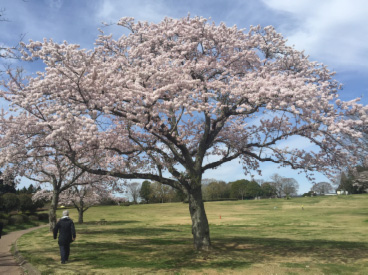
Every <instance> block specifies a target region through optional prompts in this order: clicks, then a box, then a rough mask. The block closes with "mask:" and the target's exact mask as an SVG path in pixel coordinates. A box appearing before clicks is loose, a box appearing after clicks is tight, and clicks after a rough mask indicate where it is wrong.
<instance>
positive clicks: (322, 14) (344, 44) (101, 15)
mask: <svg viewBox="0 0 368 275" xmlns="http://www.w3.org/2000/svg"><path fill="white" fill-rule="evenodd" d="M1 8H3V9H5V16H4V17H6V18H7V19H8V21H7V22H0V33H1V37H0V44H2V45H7V46H12V45H15V44H16V43H17V42H18V41H19V37H20V35H24V41H28V40H29V39H32V40H35V41H36V40H42V39H43V38H52V39H53V40H54V41H55V42H62V41H64V40H66V41H68V42H69V43H76V44H80V45H81V47H82V48H92V47H93V43H94V40H95V38H96V37H97V35H98V30H97V29H98V28H102V29H103V30H104V31H105V32H106V33H113V34H114V35H115V36H119V35H121V34H122V32H123V29H122V28H121V27H118V26H110V27H104V26H103V25H102V24H101V22H106V23H115V22H117V21H118V20H119V19H120V18H121V17H124V16H129V17H134V18H136V19H137V20H143V21H149V22H159V21H161V20H162V19H163V18H164V17H166V16H167V17H174V18H180V17H184V16H187V15H188V13H190V15H191V16H197V15H198V16H203V17H206V18H208V17H211V18H212V20H213V21H214V22H215V23H216V24H218V23H220V22H225V23H226V24H227V25H228V26H232V25H237V26H238V27H239V28H248V27H249V26H250V25H261V26H267V25H273V26H274V27H275V28H276V29H277V30H278V31H279V32H281V33H282V34H283V35H284V37H286V38H287V39H288V41H289V44H290V45H295V47H296V48H297V49H299V50H305V52H306V53H307V54H308V55H310V59H311V60H314V61H318V62H322V63H324V64H325V65H327V66H328V67H329V68H330V69H331V70H333V71H336V73H337V74H336V77H335V78H336V79H337V80H339V81H340V82H341V83H343V84H344V88H343V91H342V92H341V99H342V100H350V99H353V98H356V97H363V98H362V102H363V103H364V104H368V99H367V97H368V75H367V73H368V16H367V14H368V1H366V0H324V1H321V0H298V1H295V0H242V1H241V0H228V1H225V0H223V1H221V0H200V1H198V0H193V1H184V0H176V1H174V0H171V1H170V0H155V1H148V0H134V1H133V0H129V1H126V0H25V1H22V0H0V9H1ZM25 68H26V69H27V70H28V71H30V72H32V71H33V72H34V71H37V70H42V67H41V66H39V65H38V64H37V63H32V64H27V65H25ZM294 142H295V144H298V142H299V141H298V140H295V141H294ZM298 145H300V144H298ZM262 170H263V176H262V178H264V179H266V180H267V179H268V178H269V176H270V175H271V174H273V173H279V174H280V175H283V176H287V177H293V178H295V179H297V180H298V182H299V185H300V189H299V193H304V192H307V191H309V190H310V188H311V186H312V184H311V183H309V182H308V180H307V179H306V178H305V177H304V176H303V175H300V174H298V172H297V171H292V170H290V169H280V170H279V169H277V166H275V165H271V164H265V165H263V166H262ZM205 177H206V178H216V179H221V180H225V181H233V180H237V179H241V178H244V177H245V175H244V174H243V172H242V168H241V166H240V165H239V164H238V162H237V161H234V162H231V163H228V164H225V165H224V166H222V167H221V168H219V169H218V170H215V171H211V172H210V173H207V174H205ZM257 178H259V177H257ZM316 179H317V181H325V180H327V179H326V178H325V177H324V176H322V175H320V174H316ZM27 184H28V182H27V181H23V182H22V183H21V186H23V185H27Z"/></svg>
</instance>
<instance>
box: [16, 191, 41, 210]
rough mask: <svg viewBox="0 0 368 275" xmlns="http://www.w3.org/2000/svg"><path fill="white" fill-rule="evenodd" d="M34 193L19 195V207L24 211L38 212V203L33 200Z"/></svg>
mask: <svg viewBox="0 0 368 275" xmlns="http://www.w3.org/2000/svg"><path fill="white" fill-rule="evenodd" d="M31 196H32V195H29V194H20V195H19V209H20V211H22V213H25V212H26V211H29V212H31V213H33V212H36V210H37V205H36V204H35V203H34V202H33V201H32V198H31Z"/></svg>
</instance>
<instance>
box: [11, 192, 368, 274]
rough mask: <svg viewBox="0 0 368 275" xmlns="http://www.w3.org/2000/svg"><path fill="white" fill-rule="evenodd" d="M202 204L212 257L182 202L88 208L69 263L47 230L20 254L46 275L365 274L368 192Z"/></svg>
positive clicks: (24, 242)
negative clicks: (197, 243)
mask: <svg viewBox="0 0 368 275" xmlns="http://www.w3.org/2000/svg"><path fill="white" fill-rule="evenodd" d="M302 205H303V206H304V210H302ZM205 207H206V212H207V215H208V219H209V223H210V230H211V240H212V244H213V249H212V250H211V251H210V252H207V253H205V252H196V251H194V250H193V246H192V236H191V221H190V217H189V210H188V204H183V203H168V204H154V205H134V206H129V207H122V206H100V207H94V208H91V209H89V210H88V211H87V212H85V221H86V222H85V223H84V224H83V225H78V224H76V230H77V240H76V241H75V242H74V243H73V244H72V246H71V261H70V262H69V263H68V264H66V265H61V264H60V258H59V251H58V245H57V241H56V240H53V238H52V234H51V233H49V232H48V229H47V228H45V229H41V230H37V231H33V232H31V233H29V234H26V235H24V236H23V237H21V238H20V239H19V241H18V249H19V250H20V252H21V253H22V255H23V256H25V258H26V259H27V260H28V261H29V262H31V263H32V264H33V265H35V266H36V267H37V268H38V269H39V270H40V271H41V272H42V274H154V273H160V274H198V273H199V274H368V195H350V196H333V197H332V196H331V197H327V196H326V197H314V198H293V199H291V200H284V199H265V200H258V201H230V202H208V203H206V204H205ZM60 214H61V213H60V212H59V213H58V217H60ZM70 216H71V218H72V219H74V221H77V220H78V219H77V217H78V215H77V212H76V211H75V210H71V214H70ZM220 216H221V219H220ZM101 219H105V220H106V221H107V224H106V225H100V224H98V223H97V222H98V221H100V220H101Z"/></svg>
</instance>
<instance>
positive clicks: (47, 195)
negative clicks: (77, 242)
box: [32, 183, 115, 223]
mask: <svg viewBox="0 0 368 275" xmlns="http://www.w3.org/2000/svg"><path fill="white" fill-rule="evenodd" d="M52 197H53V192H52V191H51V190H47V189H42V190H40V191H38V192H36V193H35V194H34V195H33V197H32V199H33V201H38V200H45V199H46V200H51V199H52ZM105 199H112V200H115V197H114V196H113V190H112V189H111V187H110V186H108V185H106V184H95V183H93V184H88V185H73V186H72V187H70V188H68V189H66V190H64V191H62V192H61V193H60V194H59V200H58V205H59V206H60V205H64V206H73V207H75V208H76V209H77V210H78V223H83V214H84V212H86V211H87V210H88V209H89V208H90V207H91V206H93V205H97V204H99V203H101V201H103V200H105Z"/></svg>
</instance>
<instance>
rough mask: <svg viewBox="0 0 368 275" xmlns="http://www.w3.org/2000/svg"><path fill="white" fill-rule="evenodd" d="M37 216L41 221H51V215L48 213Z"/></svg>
mask: <svg viewBox="0 0 368 275" xmlns="http://www.w3.org/2000/svg"><path fill="white" fill-rule="evenodd" d="M37 216H38V219H39V220H40V221H46V220H48V219H49V214H47V213H38V214H37Z"/></svg>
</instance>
